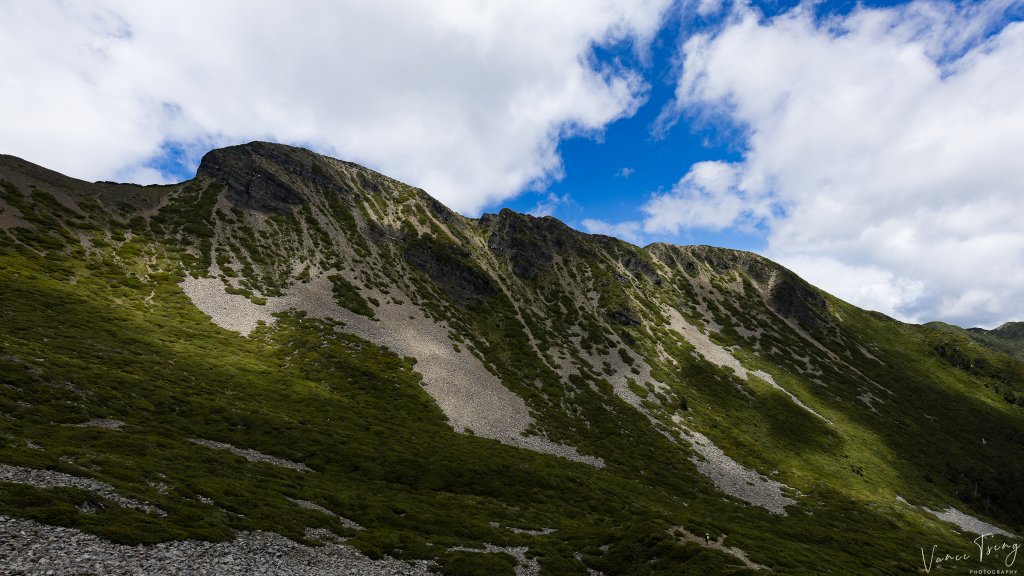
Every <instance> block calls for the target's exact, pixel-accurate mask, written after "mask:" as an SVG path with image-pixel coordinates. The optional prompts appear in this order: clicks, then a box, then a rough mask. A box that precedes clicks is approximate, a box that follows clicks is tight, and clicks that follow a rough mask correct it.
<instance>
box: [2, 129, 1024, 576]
mask: <svg viewBox="0 0 1024 576" xmlns="http://www.w3.org/2000/svg"><path fill="white" fill-rule="evenodd" d="M1020 340H1021V330H1020V324H1019V323H1011V324H1007V325H1006V326H1004V327H1001V328H999V329H997V330H994V331H984V330H982V331H978V330H962V329H960V328H957V327H951V326H946V325H941V324H930V325H923V326H921V325H910V324H905V323H901V322H898V321H896V320H893V319H891V318H888V317H886V316H884V315H881V314H878V313H875V312H869V311H865V310H861V309H858V308H856V307H854V306H852V305H850V304H848V303H846V302H843V301H841V300H839V299H837V298H835V297H833V296H831V295H829V294H827V293H825V292H823V291H821V290H819V289H817V288H815V287H814V286H811V285H810V284H808V283H807V282H805V281H803V280H802V279H801V278H799V277H798V276H797V275H795V274H794V273H793V272H791V271H789V270H787V269H785V268H783V267H782V266H779V265H778V264H776V263H774V262H771V261H769V260H767V259H765V258H763V257H761V256H758V255H756V254H753V253H749V252H741V251H735V250H727V249H722V248H713V247H709V246H674V245H668V244H652V245H649V246H646V247H643V248H640V247H637V246H633V245H631V244H628V243H626V242H622V241H620V240H617V239H614V238H610V237H606V236H597V235H588V234H584V233H581V232H578V231H576V230H573V229H571V228H569V227H568V226H566V225H565V224H563V223H562V222H560V221H558V220H556V219H554V218H550V217H544V218H535V217H532V216H528V215H524V214H518V213H515V212H512V211H510V210H502V211H501V212H499V213H497V214H484V215H483V216H481V217H480V218H478V219H473V218H467V217H464V216H461V215H459V214H457V213H455V212H453V211H451V210H449V209H448V208H446V207H445V206H444V205H442V204H440V203H439V202H438V201H436V200H435V199H433V198H431V197H430V196H429V195H428V194H427V193H426V192H424V191H423V190H420V189H417V188H414V187H412V186H408V185H406V184H403V183H401V182H398V181H395V180H393V179H391V178H388V177H386V176H384V175H382V174H379V173H376V172H374V171H372V170H369V169H367V168H364V167H362V166H359V165H357V164H353V163H349V162H343V161H340V160H336V159H332V158H328V157H325V156H321V155H318V154H315V153H313V152H310V151H308V150H303V149H300V148H293V147H289V146H284V145H279V144H269V143H262V142H254V143H251V144H247V145H243V146H233V147H229V148H223V149H220V150H214V151H212V152H210V153H208V154H207V155H206V156H205V157H204V158H203V160H202V163H201V165H200V167H199V170H198V173H197V175H196V177H195V178H193V179H191V180H189V181H187V182H182V183H180V184H174V185H167V186H136V185H131V184H114V183H109V182H98V183H88V182H83V181H80V180H75V179H73V178H70V177H67V176H63V175H61V174H57V173H55V172H52V171H49V170H47V169H45V168H42V167H39V166H36V165H33V164H31V163H29V162H27V161H25V160H21V159H18V158H14V157H10V156H0V533H2V535H3V537H2V538H0V572H2V573H4V574H50V573H53V574H421V573H422V574H427V573H439V574H449V575H456V574H459V575H464V574H484V575H501V574H520V575H521V574H544V575H559V576H561V575H581V576H583V575H592V574H604V575H607V576H617V575H641V574H642V575H647V574H659V575H660V574H747V573H753V572H772V573H776V574H787V575H790V574H791V575H799V574H823V573H831V574H910V573H918V572H921V571H934V572H935V573H949V574H966V573H967V571H968V570H972V569H973V570H979V569H992V570H995V569H1013V564H1014V563H1015V562H1016V561H1017V560H1016V555H1015V554H1013V552H1015V551H1016V550H1017V547H1019V543H1020V539H1019V536H1020V535H1021V534H1022V533H1024V364H1022V361H1021V358H1022V356H1021V355H1020V354H1019V350H1020V348H1019V346H1020ZM979 538H981V540H980V541H981V542H982V543H983V544H984V545H985V546H984V547H982V546H979V544H978V542H979ZM979 550H980V551H981V552H979ZM929 560H931V562H930V563H929ZM1020 562H1024V559H1022V560H1020Z"/></svg>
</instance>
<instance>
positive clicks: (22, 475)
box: [0, 463, 167, 516]
mask: <svg viewBox="0 0 1024 576" xmlns="http://www.w3.org/2000/svg"><path fill="white" fill-rule="evenodd" d="M0 481H3V482H12V483H15V484H26V485H28V486H34V487H36V488H44V489H45V488H78V489H80V490H88V491H89V492H94V493H96V494H97V495H98V496H101V497H103V498H106V499H107V500H110V501H111V502H113V503H115V504H117V505H118V506H121V507H123V508H132V509H135V510H141V511H142V512H145V513H147V514H155V515H157V516H166V515H167V513H166V512H164V511H163V510H161V509H159V508H157V507H156V506H153V505H152V504H150V503H148V502H140V501H138V500H135V499H134V498H127V497H125V496H122V495H120V494H118V493H117V492H116V491H115V490H114V487H113V486H111V485H110V484H107V483H106V482H100V481H99V480H95V479H93V478H85V477H82V476H72V475H70V474H65V473H63V472H57V471H54V470H38V469H35V468H25V467H23V466H13V465H11V464H2V463H0Z"/></svg>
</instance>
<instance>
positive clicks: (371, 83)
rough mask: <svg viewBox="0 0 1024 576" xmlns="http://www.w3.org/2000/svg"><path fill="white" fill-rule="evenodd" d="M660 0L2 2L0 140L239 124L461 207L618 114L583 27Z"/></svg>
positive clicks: (553, 172) (109, 167) (631, 84)
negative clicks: (574, 135) (364, 167)
mask: <svg viewBox="0 0 1024 576" xmlns="http://www.w3.org/2000/svg"><path fill="white" fill-rule="evenodd" d="M666 4H667V0H646V1H643V2H640V3H629V4H628V5H625V4H622V3H619V2H615V1H614V0H576V1H565V2H543V1H537V2H528V3H527V2H501V1H490V2H475V1H474V2H469V1H468V0H439V1H437V2H429V3H427V2H416V1H412V0H409V1H400V0H392V1H382V2H356V1H349V2H335V3H323V2H313V1H312V0H301V1H294V2H287V3H270V2H260V3H255V4H254V3H252V2H242V1H241V0H235V1H224V2H214V3H210V2H200V1H199V0H188V1H183V2H173V3H168V2H163V3H154V2H135V1H131V0H85V1H83V2H75V3H70V2H57V1H40V2H18V3H12V4H10V5H8V6H6V7H5V8H4V17H3V19H0V110H3V113H2V116H0V150H2V151H3V152H4V153H10V154H16V155H19V156H22V157H24V158H26V159H28V160H31V161H34V162H37V163H41V164H44V165H47V166H48V167H52V168H55V169H58V170H61V171H63V172H66V173H68V174H70V175H73V176H78V177H83V178H90V179H111V178H116V177H125V176H138V175H141V176H146V175H148V176H151V177H152V176H154V174H153V172H152V171H151V170H150V171H146V170H144V169H143V168H144V167H145V166H146V165H147V164H148V163H150V161H151V160H152V158H153V157H154V155H156V154H157V153H158V152H159V150H160V146H161V144H163V143H166V142H180V143H183V144H184V145H186V146H189V145H194V143H195V142H201V144H200V145H201V146H207V145H220V144H226V143H233V142H240V141H246V140H250V139H275V140H279V141H287V142H292V143H299V144H306V145H310V146H313V147H315V148H317V149H319V150H321V151H325V152H328V153H332V154H335V155H338V156H341V157H343V158H346V159H349V160H354V161H358V162H363V163H366V164H369V165H371V166H373V167H376V168H378V169H380V170H382V171H384V172H386V173H388V174H389V175H392V176H395V177H398V178H401V179H404V180H406V181H409V182H410V183H413V184H416V185H418V186H421V187H423V188H425V189H427V190H429V191H430V192H431V193H432V194H434V195H435V196H437V197H438V198H439V199H440V200H442V201H443V202H445V203H447V204H449V205H450V206H452V207H454V208H456V209H458V210H460V211H463V212H474V211H476V210H478V209H479V208H481V207H482V206H483V205H485V204H487V203H491V202H494V201H497V200H499V199H502V198H506V197H509V196H511V195H513V194H515V193H517V192H519V191H520V190H522V189H523V188H524V187H525V186H528V185H530V184H531V183H536V182H543V181H546V180H550V179H555V178H558V177H560V175H561V160H560V158H559V156H558V152H557V144H558V140H559V138H560V137H561V136H564V135H565V134H569V133H581V132H582V133H588V132H594V131H600V130H601V129H602V128H603V127H604V126H605V125H606V124H607V123H609V122H611V121H613V120H615V119H616V118H619V117H622V116H626V115H630V114H632V113H633V112H634V111H635V109H636V107H637V106H638V105H639V104H640V102H641V101H642V99H643V98H644V94H645V90H646V86H645V84H644V82H643V80H642V78H641V77H640V76H639V75H638V74H636V73H635V72H632V71H629V70H623V69H616V68H608V67H606V68H603V69H597V70H595V69H594V67H593V65H592V62H591V59H590V56H589V54H590V48H591V46H592V45H593V44H594V43H598V44H601V43H605V44H607V43H614V42H618V41H635V43H636V46H637V47H638V50H641V51H642V50H644V49H645V48H644V47H645V46H646V44H647V43H649V41H650V40H651V38H652V37H653V35H654V34H655V33H656V32H657V30H658V27H659V26H660V23H661V18H662V14H663V12H664V8H665V7H666Z"/></svg>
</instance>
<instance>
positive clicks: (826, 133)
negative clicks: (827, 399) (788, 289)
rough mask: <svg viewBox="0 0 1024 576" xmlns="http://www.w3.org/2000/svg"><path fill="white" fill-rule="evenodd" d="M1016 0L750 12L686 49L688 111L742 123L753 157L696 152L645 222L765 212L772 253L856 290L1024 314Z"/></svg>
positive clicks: (955, 318) (923, 310) (652, 227)
mask: <svg viewBox="0 0 1024 576" xmlns="http://www.w3.org/2000/svg"><path fill="white" fill-rule="evenodd" d="M1007 6H1008V3H1005V2H1003V3H1000V2H988V3H983V4H980V5H973V6H969V7H958V6H955V5H953V4H947V3H942V2H926V1H919V2H913V3H910V4H907V5H903V6H898V7H893V8H887V9H868V8H863V7H861V8H858V9H855V10H854V11H853V12H851V13H850V14H848V15H846V16H842V17H837V16H832V17H827V18H817V17H816V16H815V15H814V13H813V6H804V7H798V8H796V9H793V10H791V11H789V12H787V13H784V14H782V15H780V16H777V17H775V18H772V19H767V20H766V19H764V18H763V17H762V16H761V15H760V14H759V13H757V12H756V11H754V10H752V9H749V8H745V7H740V8H737V9H735V10H734V12H733V14H732V15H731V16H730V18H729V20H728V21H727V22H725V23H724V24H723V25H722V26H721V27H720V29H718V30H715V31H713V32H709V33H706V34H700V35H696V36H694V37H692V38H690V39H689V40H688V41H686V43H685V45H684V46H683V48H682V56H683V60H684V65H683V71H682V73H681V76H680V78H679V82H678V85H677V91H676V104H675V108H674V111H675V112H674V113H676V114H682V115H684V116H686V115H689V116H691V117H693V116H701V117H702V118H703V119H704V120H705V121H709V120H708V119H709V118H710V121H711V122H716V121H717V122H722V123H727V124H728V125H730V126H732V127H733V128H736V127H738V128H739V129H740V130H741V131H742V133H743V134H745V144H746V148H745V153H744V155H743V159H742V160H741V161H739V162H735V163H731V164H730V163H722V162H703V163H699V164H696V165H694V166H693V168H692V170H691V171H690V173H689V174H687V175H686V177H684V178H683V179H682V180H681V181H680V183H679V184H677V185H676V186H675V187H674V188H673V189H672V190H671V191H670V192H669V193H667V194H662V195H655V196H653V197H652V198H651V199H650V201H649V202H648V204H647V205H646V206H645V208H644V211H645V212H646V213H647V216H646V219H645V221H644V229H645V230H647V231H652V232H655V231H665V232H675V231H677V230H678V229H679V227H702V228H710V229H721V228H724V227H736V226H742V225H744V223H749V222H751V221H757V222H760V223H762V224H763V225H765V226H766V228H767V230H768V246H767V250H766V253H767V255H768V256H770V257H773V258H776V259H778V260H781V261H783V262H787V263H789V264H790V265H791V266H792V267H793V268H794V269H795V270H796V271H797V272H798V273H801V274H803V275H805V276H807V277H809V278H811V279H813V280H815V281H816V282H817V283H818V284H819V285H820V286H822V287H824V288H825V289H827V290H830V291H833V292H835V293H836V294H837V295H840V296H842V297H845V298H848V299H849V300H851V301H853V302H854V303H857V304H860V305H863V306H866V307H869V308H876V309H880V310H882V311H883V312H886V313H889V314H893V315H895V316H897V317H900V318H903V319H907V320H913V321H927V320H933V319H943V320H947V321H952V322H957V323H961V324H980V325H992V324H995V323H998V322H1000V321H1003V320H1009V319H1012V318H1017V319H1020V318H1024V226H1022V225H1021V209H1020V206H1021V201H1022V200H1024V162H1022V161H1021V158H1024V99H1022V98H1021V95H1022V94H1024V75H1022V74H1021V73H1020V70H1021V63H1022V62H1024V23H1019V22H1012V23H1009V24H1005V25H1002V27H1000V25H999V24H998V22H999V20H1000V17H1001V15H1002V14H1003V11H1004V10H1005V9H1006V7H1007ZM712 176H713V177H712Z"/></svg>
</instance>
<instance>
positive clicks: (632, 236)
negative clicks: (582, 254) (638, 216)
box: [580, 218, 643, 245]
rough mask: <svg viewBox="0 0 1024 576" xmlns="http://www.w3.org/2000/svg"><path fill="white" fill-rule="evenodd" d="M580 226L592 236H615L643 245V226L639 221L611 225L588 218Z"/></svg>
mask: <svg viewBox="0 0 1024 576" xmlns="http://www.w3.org/2000/svg"><path fill="white" fill-rule="evenodd" d="M580 225H581V226H582V227H583V229H584V230H586V231H587V232H589V233H591V234H604V235H605V236H615V237H616V238H621V239H623V240H625V241H627V242H632V243H633V244H636V245H640V244H642V243H643V237H642V232H643V224H642V223H641V222H639V221H637V220H629V221H626V222H616V223H614V224H613V223H610V222H605V221H603V220H595V219H592V218H587V219H585V220H583V221H582V222H580Z"/></svg>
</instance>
